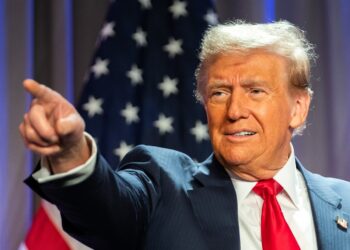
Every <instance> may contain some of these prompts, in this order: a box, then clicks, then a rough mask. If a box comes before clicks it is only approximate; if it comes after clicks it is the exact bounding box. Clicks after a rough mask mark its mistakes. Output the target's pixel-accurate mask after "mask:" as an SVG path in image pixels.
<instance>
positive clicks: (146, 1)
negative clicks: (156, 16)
mask: <svg viewBox="0 0 350 250" xmlns="http://www.w3.org/2000/svg"><path fill="white" fill-rule="evenodd" d="M139 3H140V4H141V7H142V9H145V10H148V9H151V8H152V3H151V0H139Z"/></svg>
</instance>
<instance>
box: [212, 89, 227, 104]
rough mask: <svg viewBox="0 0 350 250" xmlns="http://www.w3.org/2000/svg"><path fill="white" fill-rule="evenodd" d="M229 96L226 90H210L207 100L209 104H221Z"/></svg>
mask: <svg viewBox="0 0 350 250" xmlns="http://www.w3.org/2000/svg"><path fill="white" fill-rule="evenodd" d="M228 96H229V92H228V91H227V90H226V91H225V90H218V89H215V90H212V91H211V92H210V94H209V99H210V101H211V102H215V103H221V102H225V101H226V100H227V98H228Z"/></svg>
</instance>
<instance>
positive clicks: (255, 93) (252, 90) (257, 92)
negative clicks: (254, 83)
mask: <svg viewBox="0 0 350 250" xmlns="http://www.w3.org/2000/svg"><path fill="white" fill-rule="evenodd" d="M250 93H251V94H253V95H259V94H263V93H266V92H265V90H263V89H261V88H252V89H250Z"/></svg>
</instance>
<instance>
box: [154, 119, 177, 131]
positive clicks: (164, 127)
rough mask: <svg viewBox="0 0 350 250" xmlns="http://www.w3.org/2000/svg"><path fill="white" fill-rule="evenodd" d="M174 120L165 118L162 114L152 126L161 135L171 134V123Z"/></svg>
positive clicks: (172, 129)
mask: <svg viewBox="0 0 350 250" xmlns="http://www.w3.org/2000/svg"><path fill="white" fill-rule="evenodd" d="M173 121H174V119H173V118H172V117H166V116H165V115H164V114H160V115H159V117H158V120H156V121H155V122H154V126H155V127H157V128H158V129H159V134H161V135H163V134H165V133H171V132H173V131H174V128H173V126H172V122H173Z"/></svg>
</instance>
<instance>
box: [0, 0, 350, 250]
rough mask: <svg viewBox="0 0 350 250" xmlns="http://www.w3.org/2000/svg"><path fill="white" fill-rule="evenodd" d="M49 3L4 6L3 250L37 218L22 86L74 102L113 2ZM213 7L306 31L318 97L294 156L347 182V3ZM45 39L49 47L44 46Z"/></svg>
mask: <svg viewBox="0 0 350 250" xmlns="http://www.w3.org/2000/svg"><path fill="white" fill-rule="evenodd" d="M45 1H46V0H44V1H40V0H39V1H35V2H34V1H20V0H0V136H1V143H0V162H1V166H0V249H17V247H18V245H19V244H20V242H21V240H23V239H24V237H25V233H26V231H27V230H28V227H29V225H30V222H31V216H32V212H33V211H32V210H33V208H32V207H33V202H32V200H33V194H32V193H31V192H30V191H29V190H28V189H27V188H26V187H25V186H24V184H23V183H22V180H23V179H24V177H25V176H26V175H28V174H29V172H30V170H31V169H32V165H33V164H32V156H31V155H30V154H29V153H28V152H27V151H26V150H25V149H24V146H23V145H22V142H21V139H20V138H19V135H18V132H17V127H18V124H19V123H20V121H21V119H22V116H23V113H24V112H25V110H26V107H27V105H28V103H29V99H28V96H26V95H25V93H24V91H23V90H22V85H21V82H22V80H23V79H24V78H26V77H36V78H37V79H40V80H41V79H44V81H46V82H47V83H50V85H51V87H53V88H55V89H56V90H58V91H59V92H61V93H62V94H63V95H65V96H66V97H67V98H68V99H70V100H71V101H72V102H75V101H76V98H77V97H78V96H79V93H80V90H81V88H82V83H83V81H84V72H87V70H88V68H87V67H88V64H89V62H90V58H91V56H92V54H93V49H94V43H95V39H96V37H97V32H98V29H99V27H101V25H102V20H103V17H104V11H105V8H106V6H107V5H108V2H109V0H103V1H102V0H99V1H94V0H75V1H72V0H65V1H46V4H44V3H45ZM116 1H117V0H116ZM48 2H50V4H47V3H48ZM34 4H37V5H36V6H34ZM216 4H217V9H218V12H219V17H220V20H221V21H225V20H229V19H234V18H239V19H245V20H247V21H251V22H267V21H273V20H279V19H286V20H289V21H291V22H292V23H295V24H296V25H298V26H299V27H301V28H302V29H304V30H305V31H306V36H307V37H308V39H309V40H310V41H311V42H313V43H314V44H315V45H316V52H317V53H318V55H319V58H318V60H317V64H316V66H314V67H313V69H312V73H313V77H312V85H313V89H314V91H315V95H314V99H313V102H312V110H311V112H310V114H309V119H308V128H307V129H306V131H305V132H304V135H303V136H298V137H296V138H295V139H294V142H293V143H294V146H295V150H296V153H297V156H298V157H299V158H300V159H301V161H302V162H303V163H304V165H305V166H306V167H307V168H308V169H310V170H312V171H314V172H318V173H320V174H323V175H328V176H333V177H338V178H343V179H347V180H350V168H349V167H348V164H349V163H350V154H349V152H350V134H349V133H348V129H350V112H349V111H348V108H349V107H350V70H349V69H350V32H349V28H348V25H349V24H350V1H348V0H285V1H277V0H216ZM43 6H44V7H43ZM34 7H36V9H38V8H47V9H44V10H42V11H44V12H46V13H49V15H47V16H45V17H42V19H40V18H41V17H40V16H34V14H35V15H38V12H35V11H34ZM34 20H36V22H35V25H34ZM44 26H45V29H43V27H44ZM34 34H35V39H34ZM40 34H41V36H40ZM42 38H45V39H46V40H45V41H46V42H45V43H40V39H42ZM34 40H35V43H34V42H33V41H34ZM39 44H40V46H38V45H39ZM34 48H36V49H35V50H34ZM43 51H44V52H43ZM43 54H44V55H43ZM34 62H35V63H34ZM34 69H35V72H34ZM42 75H45V77H42V78H40V77H39V76H42Z"/></svg>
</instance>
